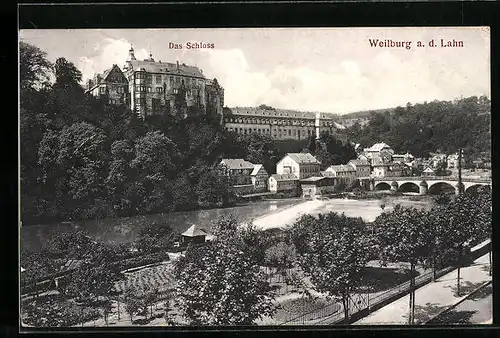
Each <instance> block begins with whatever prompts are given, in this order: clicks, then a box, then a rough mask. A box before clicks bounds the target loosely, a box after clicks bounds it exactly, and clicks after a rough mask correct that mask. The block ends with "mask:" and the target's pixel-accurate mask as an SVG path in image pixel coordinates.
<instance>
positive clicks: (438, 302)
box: [354, 254, 492, 325]
mask: <svg viewBox="0 0 500 338" xmlns="http://www.w3.org/2000/svg"><path fill="white" fill-rule="evenodd" d="M489 267H490V264H489V255H488V254H486V255H483V256H481V257H479V258H478V259H476V260H475V261H474V263H473V264H472V265H470V266H467V267H463V268H461V269H460V292H461V296H460V297H458V296H457V295H456V289H457V269H455V270H452V271H451V272H449V273H447V274H445V275H444V276H442V277H440V278H438V279H437V280H436V281H435V282H431V283H429V284H427V285H425V286H423V287H421V288H419V289H417V290H416V291H415V324H423V323H425V322H426V321H428V320H430V319H432V318H434V317H435V316H437V315H438V314H440V313H441V312H443V311H444V310H446V309H448V308H449V307H451V306H453V305H455V304H457V303H458V302H460V301H461V300H463V299H465V298H466V297H467V296H468V295H469V294H470V293H471V292H473V291H475V290H476V289H478V288H479V287H480V286H482V285H484V284H485V283H487V282H489V281H491V279H492V277H491V276H490V275H489ZM409 297H410V296H409V295H406V296H404V297H401V298H399V299H398V300H396V301H394V302H392V303H389V304H388V305H386V306H384V307H383V308H381V309H379V310H377V311H375V312H373V313H371V314H370V315H368V316H366V317H364V318H363V319H361V320H358V321H357V322H355V323H354V325H404V324H407V322H408V306H409Z"/></svg>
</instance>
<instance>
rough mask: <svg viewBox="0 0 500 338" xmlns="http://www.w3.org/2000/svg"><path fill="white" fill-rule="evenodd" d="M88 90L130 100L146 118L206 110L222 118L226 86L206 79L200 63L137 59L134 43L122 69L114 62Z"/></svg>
mask: <svg viewBox="0 0 500 338" xmlns="http://www.w3.org/2000/svg"><path fill="white" fill-rule="evenodd" d="M87 92H89V93H91V94H92V95H94V96H106V97H108V98H109V102H110V103H126V104H130V108H131V109H132V111H134V112H136V113H137V114H138V115H140V116H141V117H143V118H144V117H146V116H150V115H162V114H170V115H174V114H175V115H178V116H180V117H187V116H190V115H198V114H206V115H210V116H213V117H216V118H218V119H219V120H220V122H221V123H222V120H223V109H222V108H223V106H224V88H222V86H220V84H219V83H218V82H217V80H216V79H207V78H206V77H205V75H204V74H203V71H202V70H201V69H200V68H198V67H194V66H189V65H186V64H184V63H179V62H177V63H169V62H161V61H155V60H154V59H153V56H152V55H151V54H150V55H149V58H147V59H144V60H138V59H137V58H136V57H135V54H134V49H133V48H132V47H131V48H130V50H129V57H128V60H127V61H126V64H125V66H124V67H123V72H122V71H121V70H120V68H119V67H118V66H117V65H113V67H112V68H111V69H110V70H109V71H108V72H105V73H104V74H102V75H100V74H97V75H96V76H95V78H94V79H93V80H91V81H90V82H89V83H88V84H87Z"/></svg>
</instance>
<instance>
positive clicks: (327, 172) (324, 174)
mask: <svg viewBox="0 0 500 338" xmlns="http://www.w3.org/2000/svg"><path fill="white" fill-rule="evenodd" d="M320 174H321V176H323V177H337V175H336V174H334V173H332V172H331V171H320Z"/></svg>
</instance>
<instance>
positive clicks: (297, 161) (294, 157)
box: [276, 153, 321, 180]
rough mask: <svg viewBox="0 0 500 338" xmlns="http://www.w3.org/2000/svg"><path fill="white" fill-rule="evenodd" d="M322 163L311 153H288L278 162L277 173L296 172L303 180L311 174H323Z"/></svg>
mask: <svg viewBox="0 0 500 338" xmlns="http://www.w3.org/2000/svg"><path fill="white" fill-rule="evenodd" d="M320 165H321V163H320V162H319V161H318V160H317V159H316V157H314V156H313V155H312V154H310V153H288V154H286V156H285V157H283V158H282V159H281V160H280V161H279V162H278V163H277V164H276V173H277V174H294V175H295V176H296V177H297V179H299V180H302V179H305V178H308V177H311V176H321V174H320Z"/></svg>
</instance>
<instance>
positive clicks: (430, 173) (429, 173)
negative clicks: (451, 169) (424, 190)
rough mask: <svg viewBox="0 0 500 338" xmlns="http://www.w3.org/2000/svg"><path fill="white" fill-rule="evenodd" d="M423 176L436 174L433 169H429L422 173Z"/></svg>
mask: <svg viewBox="0 0 500 338" xmlns="http://www.w3.org/2000/svg"><path fill="white" fill-rule="evenodd" d="M422 176H436V173H435V172H434V170H432V168H431V167H427V168H426V169H425V170H424V171H422Z"/></svg>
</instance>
